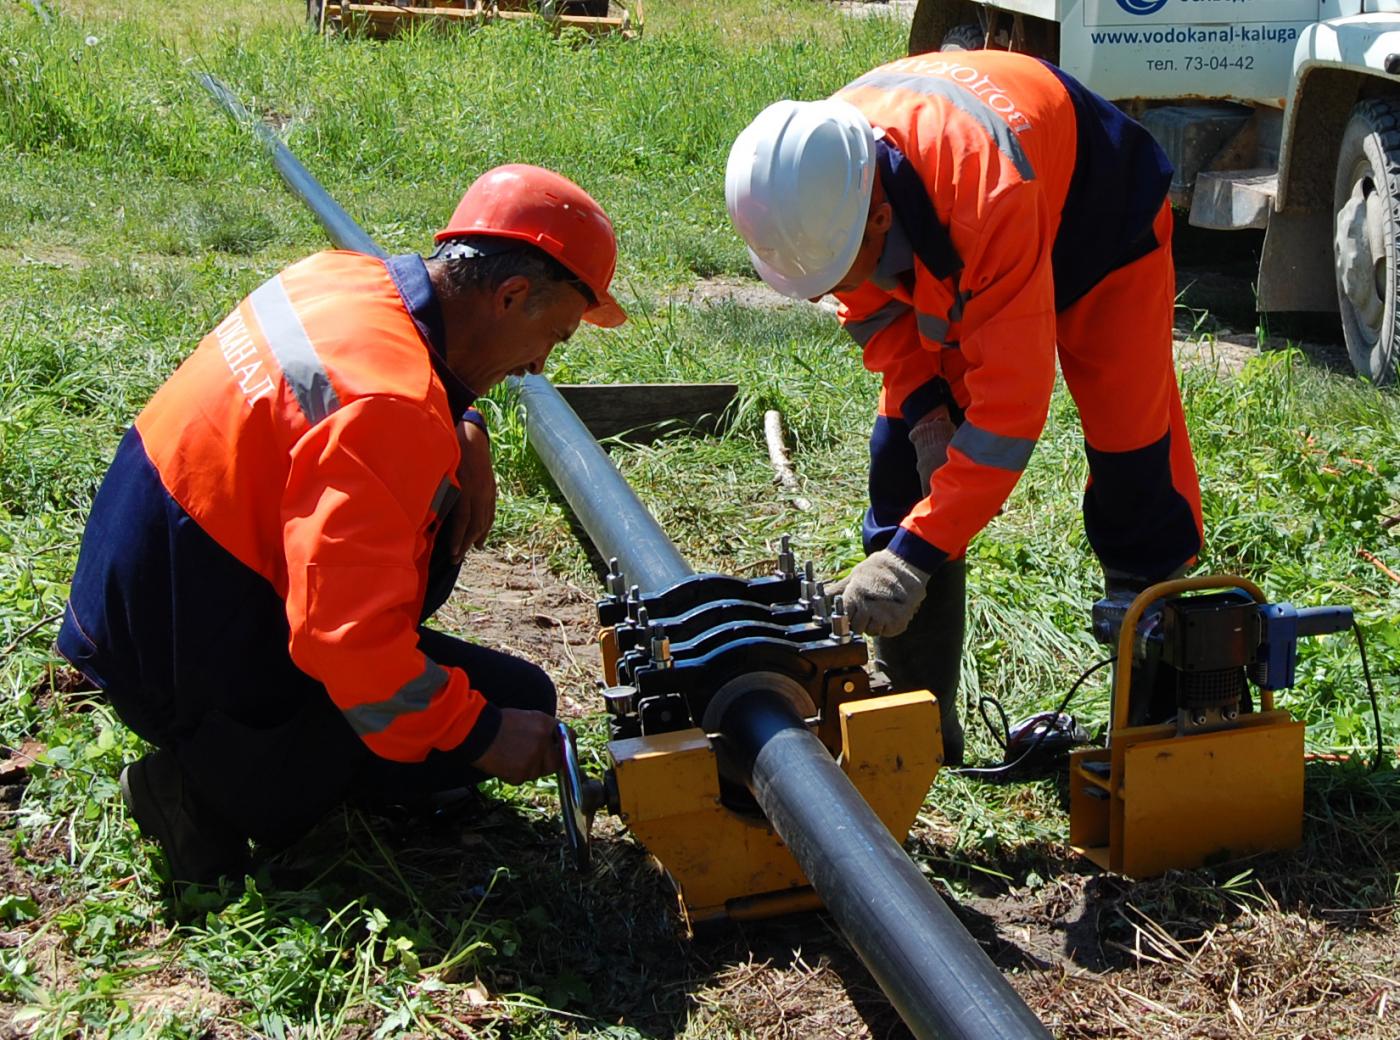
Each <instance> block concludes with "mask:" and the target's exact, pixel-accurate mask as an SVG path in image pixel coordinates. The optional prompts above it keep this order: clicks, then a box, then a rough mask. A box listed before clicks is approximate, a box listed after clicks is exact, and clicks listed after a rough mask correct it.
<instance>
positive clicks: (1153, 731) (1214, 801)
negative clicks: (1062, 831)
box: [1069, 577, 1353, 878]
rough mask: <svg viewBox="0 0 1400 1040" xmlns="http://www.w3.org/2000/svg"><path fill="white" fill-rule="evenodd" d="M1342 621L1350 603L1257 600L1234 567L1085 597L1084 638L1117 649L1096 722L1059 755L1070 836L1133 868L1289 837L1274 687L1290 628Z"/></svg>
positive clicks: (1296, 796)
mask: <svg viewBox="0 0 1400 1040" xmlns="http://www.w3.org/2000/svg"><path fill="white" fill-rule="evenodd" d="M1352 624H1353V616H1352V610H1351V608H1350V607H1309V608H1303V609H1299V608H1297V607H1294V606H1293V605H1292V604H1289V603H1269V602H1267V601H1266V600H1265V598H1264V595H1263V593H1262V592H1261V591H1260V590H1259V588H1258V586H1256V585H1254V584H1253V583H1252V582H1249V581H1246V580H1245V579H1243V578H1237V577H1198V578H1184V579H1179V580H1175V581H1167V582H1163V583H1161V584H1158V585H1154V586H1152V587H1150V588H1148V589H1146V590H1145V591H1143V592H1142V593H1141V594H1140V595H1138V596H1137V597H1136V598H1135V599H1118V600H1111V599H1104V600H1100V601H1099V602H1098V603H1096V604H1095V606H1094V636H1095V638H1096V639H1097V640H1098V641H1099V642H1101V643H1104V644H1106V645H1110V646H1116V648H1117V654H1116V658H1115V662H1114V676H1113V684H1112V687H1113V695H1112V701H1111V709H1110V710H1111V718H1110V720H1109V721H1110V728H1109V736H1108V746H1107V747H1104V748H1093V749H1089V750H1084V751H1076V752H1074V753H1073V754H1072V755H1071V756H1070V774H1069V777H1070V779H1069V783H1070V844H1071V845H1072V846H1073V847H1074V848H1075V849H1076V850H1077V851H1078V852H1080V853H1082V854H1083V855H1085V856H1087V857H1088V858H1089V859H1090V860H1092V861H1093V862H1094V863H1097V864H1098V865H1099V866H1101V867H1103V868H1105V869H1107V870H1113V871H1116V872H1118V873H1122V874H1127V875H1129V876H1131V877H1137V878H1141V877H1150V876H1153V875H1157V874H1161V873H1164V872H1165V871H1168V870H1173V869H1180V870H1186V869H1192V868H1196V867H1201V866H1208V865H1212V864H1216V863H1223V862H1228V861H1229V860H1233V859H1239V858H1241V857H1243V856H1249V855H1253V854H1255V853H1261V852H1272V851H1280V850H1284V849H1290V848H1294V847H1296V846H1297V845H1299V844H1300V843H1301V842H1302V839H1303V730H1304V724H1303V723H1302V722H1299V721H1296V720H1295V719H1294V718H1293V717H1292V715H1290V714H1289V713H1288V711H1287V710H1285V709H1283V708H1280V707H1278V706H1277V705H1276V704H1275V703H1274V691H1276V690H1281V689H1286V688H1287V687H1290V686H1292V685H1293V683H1294V672H1295V666H1296V663H1297V658H1298V639H1299V638H1300V637H1303V636H1316V635H1324V634H1327V633H1331V632H1341V631H1345V630H1346V629H1349V628H1351V627H1352ZM1251 687H1255V688H1257V692H1258V702H1257V705H1256V703H1255V698H1254V696H1253V692H1252V691H1251Z"/></svg>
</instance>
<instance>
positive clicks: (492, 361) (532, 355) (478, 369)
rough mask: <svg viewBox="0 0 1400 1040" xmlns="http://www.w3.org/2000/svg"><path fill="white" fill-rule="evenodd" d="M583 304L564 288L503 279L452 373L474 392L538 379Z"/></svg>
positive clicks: (572, 327) (577, 295) (578, 317)
mask: <svg viewBox="0 0 1400 1040" xmlns="http://www.w3.org/2000/svg"><path fill="white" fill-rule="evenodd" d="M587 306H588V303H587V301H586V300H585V299H584V298H583V295H582V294H581V293H580V292H579V291H578V290H577V289H575V288H573V287H572V286H570V285H565V284H558V283H555V284H546V285H544V286H537V285H533V284H531V282H530V280H529V279H527V278H524V277H522V276H518V275H517V276H515V277H512V278H507V279H506V280H505V281H504V282H502V283H501V285H500V287H498V288H497V289H496V291H495V292H494V293H492V295H491V301H490V320H489V321H487V322H485V323H483V324H484V325H485V327H484V328H482V329H481V330H480V335H479V336H478V337H476V342H475V343H474V345H473V349H472V350H471V351H470V352H464V353H466V356H465V357H462V358H461V359H460V360H458V361H457V362H456V363H454V364H453V366H452V367H453V370H454V371H455V372H456V374H457V375H458V376H459V377H460V378H461V379H462V381H463V382H465V383H466V384H467V385H468V386H469V387H471V388H472V389H473V390H475V391H476V392H477V393H478V394H484V393H486V392H487V391H488V390H490V389H491V388H492V387H493V386H495V385H496V384H497V383H499V382H501V381H502V380H503V379H505V378H506V377H507V376H512V375H514V376H523V375H525V374H526V373H530V374H534V375H538V374H539V373H541V372H543V371H544V366H545V362H546V361H548V360H549V354H550V351H552V350H553V349H554V348H555V347H556V346H557V345H558V344H560V343H563V342H564V341H565V340H567V339H568V338H569V337H570V336H572V335H573V334H574V330H575V329H577V328H578V326H579V322H580V321H582V320H583V312H584V311H585V310H586V309H587Z"/></svg>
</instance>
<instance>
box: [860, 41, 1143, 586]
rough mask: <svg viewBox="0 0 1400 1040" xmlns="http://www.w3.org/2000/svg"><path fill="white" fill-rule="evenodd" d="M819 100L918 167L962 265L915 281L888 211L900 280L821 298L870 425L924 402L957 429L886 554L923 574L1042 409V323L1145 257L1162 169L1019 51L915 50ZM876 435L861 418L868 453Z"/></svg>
mask: <svg viewBox="0 0 1400 1040" xmlns="http://www.w3.org/2000/svg"><path fill="white" fill-rule="evenodd" d="M836 97H838V98H840V99H842V100H845V101H848V102H850V103H851V104H853V105H855V106H856V107H857V108H859V109H860V110H861V111H862V112H863V113H864V114H865V115H866V117H867V118H868V119H869V120H870V122H871V125H872V126H874V127H875V128H876V129H877V131H882V132H883V141H882V142H881V144H880V147H881V148H883V147H885V146H886V145H888V146H891V147H892V148H893V149H895V150H896V154H897V155H898V156H899V158H900V159H902V160H905V161H907V162H908V163H909V165H911V166H912V167H913V169H914V170H915V171H917V174H918V178H919V181H921V182H922V185H923V188H924V191H925V192H926V196H927V202H928V203H931V204H932V207H933V209H934V210H935V211H936V219H937V222H938V223H939V224H941V225H942V227H943V228H944V229H946V235H947V238H948V239H950V240H951V245H952V247H953V249H954V250H955V251H956V256H957V258H960V260H961V264H962V268H961V270H960V271H959V272H957V273H956V274H955V275H954V276H953V277H947V278H941V277H937V276H935V275H934V274H932V273H931V272H930V270H929V269H928V268H927V267H925V265H924V263H923V262H922V260H921V259H920V258H919V257H918V256H917V255H915V254H917V250H915V251H914V254H911V253H910V246H909V242H908V240H907V239H906V238H904V236H905V235H906V234H907V233H908V232H909V231H910V229H908V228H906V227H903V226H901V225H900V223H899V209H898V206H896V207H895V212H896V227H895V229H894V230H893V231H892V235H891V238H890V240H889V241H888V242H887V243H886V249H885V252H886V256H885V257H882V261H881V262H882V265H886V266H887V265H888V264H887V262H888V260H889V257H890V254H892V253H898V252H899V251H900V250H901V249H902V250H903V252H904V255H905V259H906V262H907V263H906V267H907V269H908V274H907V276H905V277H903V278H899V277H893V276H890V272H888V271H885V272H879V271H877V277H876V278H874V279H872V280H871V281H868V282H866V283H865V284H864V285H863V286H861V287H860V288H859V289H857V290H855V291H853V292H850V293H844V294H838V299H839V300H840V303H841V308H840V311H839V316H840V320H841V322H842V324H843V325H844V326H845V327H846V329H847V330H848V331H849V332H850V333H851V334H852V336H853V337H854V338H855V339H856V341H857V342H858V343H859V344H860V345H861V346H862V347H863V350H864V363H865V366H866V367H867V368H868V369H870V370H871V371H873V372H878V373H880V374H881V375H882V376H883V386H882V389H881V394H880V403H879V415H880V417H881V420H895V422H894V423H892V424H891V423H887V425H891V426H893V427H898V428H899V429H907V428H908V427H909V426H913V425H914V424H916V423H917V422H918V421H919V419H921V418H922V417H923V416H925V415H927V414H928V412H929V411H930V410H931V408H932V407H934V406H935V405H937V404H939V403H946V404H949V405H951V406H952V410H953V412H954V414H955V415H957V417H958V418H959V419H960V420H961V422H960V425H959V428H958V430H957V433H956V435H955V436H954V437H953V440H952V443H951V446H950V448H949V450H948V456H947V462H946V463H945V464H944V465H943V466H942V467H941V468H939V469H938V470H937V471H936V473H935V474H934V478H933V481H932V485H931V494H930V495H929V496H928V497H926V498H924V499H923V500H922V501H921V502H919V503H918V504H917V505H915V506H914V507H913V509H912V511H910V512H909V513H908V514H907V515H906V516H905V517H904V520H903V522H902V524H901V530H899V531H898V532H897V533H895V535H894V537H893V540H892V541H891V542H890V548H891V549H892V551H894V552H896V553H897V554H899V555H901V556H904V557H905V558H906V559H909V560H910V561H911V562H913V563H915V564H916V565H919V566H922V567H924V568H926V569H931V568H932V567H934V566H937V564H938V563H939V562H941V561H942V560H944V559H947V558H949V557H957V556H960V555H962V553H963V552H964V551H965V549H966V547H967V543H968V542H969V540H970V539H971V538H972V536H973V535H975V534H976V533H977V532H978V531H980V530H981V529H982V528H983V527H985V526H986V524H987V523H988V522H989V521H990V520H991V519H992V517H994V516H995V515H996V513H997V511H998V510H999V509H1000V508H1001V506H1002V504H1003V503H1004V502H1005V500H1006V498H1007V496H1008V495H1009V494H1010V493H1011V490H1012V488H1013V487H1014V486H1015V484H1016V481H1017V480H1018V479H1019V477H1020V474H1021V472H1022V470H1023V469H1024V468H1025V465H1026V463H1027V461H1028V459H1029V457H1030V454H1031V450H1032V448H1033V447H1034V445H1035V442H1036V439H1037V438H1038V436H1039V434H1040V431H1041V429H1042V427H1043V426H1044V423H1045V419H1046V415H1047V413H1048V410H1049V402H1050V396H1051V391H1052V389H1053V386H1054V380H1055V315H1056V312H1057V310H1062V309H1064V307H1066V306H1068V305H1069V304H1070V303H1072V302H1074V299H1076V298H1078V297H1079V296H1082V295H1083V294H1084V293H1085V292H1087V291H1088V290H1089V289H1090V288H1092V286H1093V284H1094V283H1095V282H1097V281H1098V280H1099V279H1100V278H1102V277H1103V275H1104V274H1107V273H1108V272H1109V271H1111V270H1113V269H1114V268H1115V267H1118V266H1121V265H1122V264H1123V263H1125V262H1127V261H1128V260H1130V259H1133V258H1135V257H1136V256H1140V255H1142V254H1143V253H1144V252H1145V251H1146V250H1147V249H1150V248H1151V246H1152V245H1153V244H1154V243H1153V242H1152V241H1151V238H1150V234H1151V225H1152V220H1153V218H1154V217H1155V216H1156V214H1157V212H1158V211H1159V209H1160V207H1161V205H1162V200H1163V198H1164V195H1165V191H1166V186H1167V179H1168V178H1169V176H1170V167H1169V166H1167V165H1166V160H1165V157H1164V156H1162V155H1161V153H1160V150H1159V149H1157V148H1156V146H1155V144H1153V143H1152V141H1151V138H1150V137H1148V136H1147V134H1146V132H1145V131H1143V130H1142V128H1141V127H1139V126H1137V124H1135V123H1132V122H1131V121H1130V120H1127V119H1126V117H1123V116H1122V115H1121V113H1117V112H1116V110H1113V109H1112V107H1111V106H1109V105H1107V103H1105V102H1103V101H1102V99H1098V98H1096V97H1094V95H1092V94H1090V93H1089V92H1088V91H1087V90H1085V89H1084V88H1083V87H1082V86H1080V85H1079V84H1077V83H1075V82H1074V81H1073V80H1071V79H1069V77H1067V76H1065V75H1064V74H1063V73H1060V72H1059V71H1058V70H1055V69H1053V68H1052V67H1050V66H1048V65H1046V64H1044V63H1042V62H1039V61H1036V60H1034V59H1031V58H1028V57H1026V56H1024V55H1019V54H1009V53H1006V52H1000V51H977V52H956V53H946V54H944V53H933V54H923V55H918V56H915V57H910V58H906V59H903V60H900V61H895V62H892V63H890V64H888V65H884V66H881V67H880V68H877V69H875V70H873V71H871V72H869V73H867V74H866V75H864V76H861V77H860V78H859V79H857V80H856V81H855V82H853V83H851V84H850V85H849V86H847V87H846V88H844V89H843V90H841V91H840V92H839V93H838V94H837V95H836ZM1144 235H1146V241H1145V243H1144ZM896 270H898V266H897V265H896ZM882 274H883V275H885V276H884V277H882V276H881V275H882ZM932 387H937V388H938V389H939V391H940V393H933V394H931V393H929V390H930V388H932ZM940 394H941V399H940ZM886 433H888V431H886ZM881 436H882V431H881V429H880V428H879V423H877V430H876V436H875V439H874V440H873V441H872V443H874V442H875V441H878V440H879V439H880V437H881ZM901 436H902V435H901ZM875 483H876V481H875V477H874V475H872V488H871V492H872V499H873V500H874V499H878V498H879V496H880V495H881V494H882V489H881V488H878V487H875V486H874V485H875ZM867 534H869V532H867Z"/></svg>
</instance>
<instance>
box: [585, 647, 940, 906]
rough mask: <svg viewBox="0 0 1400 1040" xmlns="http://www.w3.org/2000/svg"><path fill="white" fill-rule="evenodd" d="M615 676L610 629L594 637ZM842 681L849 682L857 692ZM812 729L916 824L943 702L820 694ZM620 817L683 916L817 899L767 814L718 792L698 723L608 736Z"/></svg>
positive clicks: (866, 786)
mask: <svg viewBox="0 0 1400 1040" xmlns="http://www.w3.org/2000/svg"><path fill="white" fill-rule="evenodd" d="M599 643H600V647H601V649H602V652H603V666H604V674H605V675H606V676H607V677H608V681H609V682H612V683H616V681H617V643H616V640H615V638H614V634H613V631H612V629H607V630H605V631H604V632H603V633H602V635H601V637H600V640H599ZM853 689H854V688H853V687H852V686H850V684H848V688H847V690H846V692H847V693H851V692H853ZM815 732H816V733H817V736H818V737H819V738H820V739H821V741H822V743H823V744H825V745H826V746H827V747H828V748H829V749H830V750H831V751H832V753H833V754H835V755H837V756H838V759H839V761H840V764H841V768H842V769H843V770H844V771H845V773H846V775H847V776H848V777H849V778H850V780H851V784H852V785H853V786H854V787H855V789H856V790H857V791H858V792H860V795H861V797H862V798H864V799H865V800H866V802H867V803H869V805H870V807H871V808H872V809H873V810H874V811H875V814H876V815H877V816H879V817H880V820H881V822H883V823H884V825H885V826H886V827H887V828H889V831H890V834H892V835H893V836H894V838H895V839H896V840H897V841H902V840H903V839H904V838H905V837H906V836H907V835H908V833H909V828H910V827H912V826H913V824H914V819H915V817H916V816H917V815H918V812H919V809H920V808H921V807H922V805H923V802H924V797H925V796H926V795H927V794H928V790H929V788H930V787H931V786H932V785H933V779H934V777H935V776H936V775H937V773H938V768H939V766H940V765H941V764H942V762H943V738H942V733H941V731H940V729H939V723H938V702H937V701H936V700H935V699H934V698H933V696H932V694H930V693H928V692H927V691H919V692H915V693H897V694H890V695H886V696H878V697H867V698H863V699H857V700H846V701H842V702H838V703H837V704H835V705H830V704H829V705H827V706H826V717H825V718H824V719H823V721H822V724H821V725H819V726H818V727H817V728H816V730H815ZM608 754H609V756H610V758H611V760H612V763H611V764H612V768H613V770H614V774H615V777H616V781H617V793H618V801H619V803H620V806H621V818H622V820H623V821H624V822H625V823H626V825H627V827H628V829H629V830H631V831H632V833H633V834H635V835H636V837H637V840H638V841H640V842H641V843H642V844H643V845H644V846H645V847H646V849H647V851H648V852H650V853H651V854H652V856H654V857H655V858H656V860H657V862H658V863H660V865H661V866H662V868H663V869H665V871H666V872H667V874H669V875H670V877H671V880H672V881H673V882H674V884H675V886H676V891H677V895H678V896H679V899H680V906H681V911H682V913H683V914H684V915H685V918H686V921H687V922H688V923H689V924H691V925H695V924H697V923H701V922H704V921H712V920H717V919H720V918H724V917H729V918H734V919H752V918H759V917H769V916H773V915H776V914H785V913H791V912H794V911H798V910H809V909H813V908H816V907H818V906H820V905H821V900H820V899H819V898H818V897H817V895H816V893H815V892H813V891H812V889H811V888H810V887H809V885H808V882H807V878H806V877H805V876H804V875H803V873H802V870H801V868H799V867H798V865H797V862H796V860H794V859H793V857H792V853H790V852H789V851H788V850H787V847H786V846H785V845H784V844H783V842H782V839H780V838H779V837H778V835H777V834H776V833H774V831H773V829H772V827H771V826H769V824H768V821H767V820H765V819H764V818H763V817H762V816H760V815H757V814H754V815H749V814H746V813H741V812H736V811H735V810H733V809H730V808H729V807H728V806H726V805H724V804H723V802H721V800H720V779H719V767H718V762H717V760H716V757H715V750H714V747H713V745H712V744H711V742H710V739H709V737H708V736H706V734H705V732H704V731H703V730H700V729H685V730H679V731H676V732H672V733H659V734H654V735H651V736H642V737H632V738H629V739H625V740H614V741H610V742H609V743H608Z"/></svg>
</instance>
